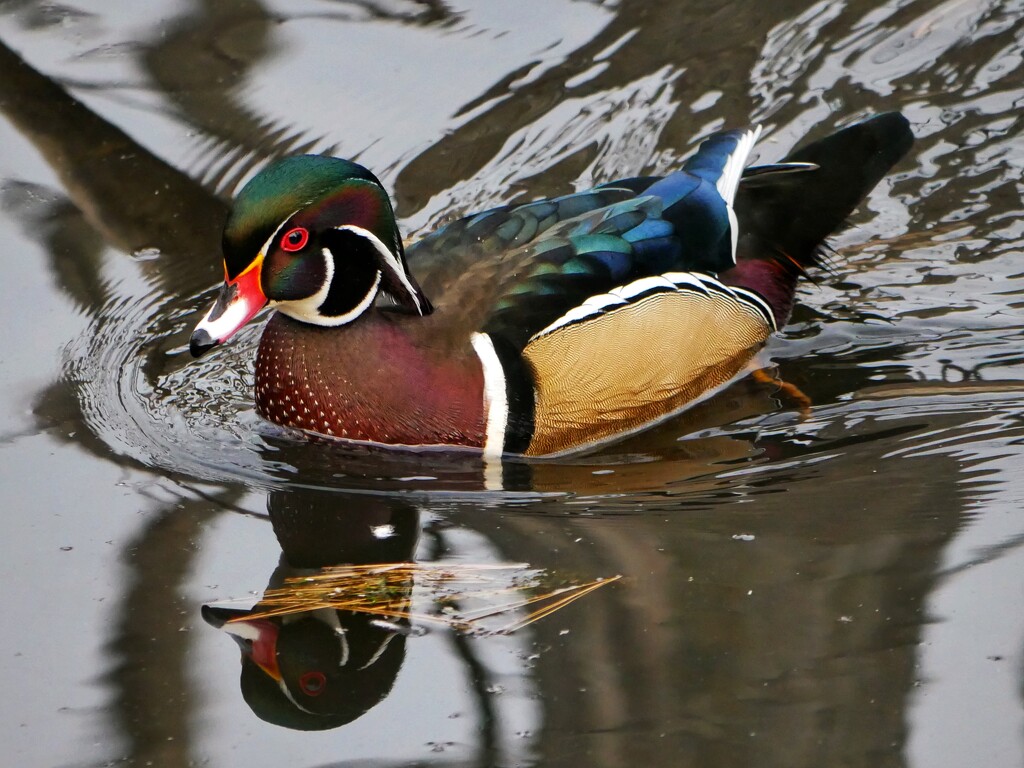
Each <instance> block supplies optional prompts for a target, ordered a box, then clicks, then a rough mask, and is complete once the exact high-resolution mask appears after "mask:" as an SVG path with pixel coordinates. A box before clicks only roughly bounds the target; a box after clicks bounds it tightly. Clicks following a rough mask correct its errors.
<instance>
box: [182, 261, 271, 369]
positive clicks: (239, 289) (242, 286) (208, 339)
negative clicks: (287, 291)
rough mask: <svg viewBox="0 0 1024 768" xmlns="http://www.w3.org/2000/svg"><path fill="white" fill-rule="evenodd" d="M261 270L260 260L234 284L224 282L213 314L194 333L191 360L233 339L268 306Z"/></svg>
mask: <svg viewBox="0 0 1024 768" xmlns="http://www.w3.org/2000/svg"><path fill="white" fill-rule="evenodd" d="M262 267H263V258H262V256H260V257H258V258H257V259H256V260H255V261H254V262H253V263H252V264H250V265H249V266H248V267H247V268H246V270H245V271H244V272H242V274H240V275H239V276H238V277H236V278H235V279H234V280H227V281H225V283H224V285H223V287H222V288H221V289H220V294H219V295H218V296H217V300H216V301H215V302H214V303H213V306H212V307H210V311H209V312H207V313H206V317H204V318H203V319H202V320H200V321H199V324H198V325H197V326H196V329H195V330H194V331H193V332H192V339H191V340H190V341H189V345H188V348H189V351H190V352H191V353H192V357H199V356H200V355H202V354H203V353H204V352H206V351H208V350H209V349H212V348H213V347H215V346H217V345H218V344H222V343H223V342H225V341H227V340H228V339H230V338H231V337H232V336H234V335H235V333H236V332H237V331H238V329H239V328H241V327H242V326H243V325H245V324H246V323H247V322H249V321H250V320H252V318H253V317H255V315H256V313H257V312H259V311H260V310H261V309H263V307H265V306H266V305H267V296H266V294H265V293H263V286H262V285H260V272H261V271H262Z"/></svg>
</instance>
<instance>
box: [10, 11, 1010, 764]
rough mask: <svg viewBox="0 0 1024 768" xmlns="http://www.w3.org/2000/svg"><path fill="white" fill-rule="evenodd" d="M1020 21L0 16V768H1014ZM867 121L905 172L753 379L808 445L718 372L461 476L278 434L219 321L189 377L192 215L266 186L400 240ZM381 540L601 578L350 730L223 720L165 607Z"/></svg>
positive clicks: (205, 221)
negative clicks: (785, 389) (298, 156)
mask: <svg viewBox="0 0 1024 768" xmlns="http://www.w3.org/2000/svg"><path fill="white" fill-rule="evenodd" d="M1022 18H1024V6H1022V5H1021V3H1020V2H1019V0H1018V1H1013V0H991V1H990V2H984V3H968V2H961V1H960V0H947V1H946V2H939V1H938V0H911V1H910V2H900V3H896V2H893V3H874V2H849V3H842V4H839V3H815V4H805V3H795V2H789V3H782V4H779V3H776V4H773V5H772V6H771V7H768V6H763V7H762V6H757V8H756V9H755V8H753V6H750V5H749V4H743V3H725V4H722V3H704V2H692V1H691V2H672V3H661V4H650V3H642V2H631V1H629V0H622V1H621V2H618V3H612V4H609V3H583V2H573V1H572V0H530V1H529V2H527V0H524V2H523V3H519V4H489V3H482V2H473V1H472V0H465V2H460V3H440V2H417V1H415V0H411V1H410V2H404V1H400V2H394V3H392V2H385V3H378V2H350V3H338V2H329V1H328V0H321V1H315V0H309V1H308V2H303V3H278V2H256V1H255V0H232V2H180V3H176V2H162V3H158V4H140V3H127V4H117V5H111V6H109V7H104V8H103V9H102V10H98V9H96V8H93V7H91V6H89V7H87V5H86V4H81V5H79V4H77V3H75V2H71V3H65V4H63V5H61V6H51V5H45V6H43V5H37V4H32V3H7V4H0V40H2V41H3V44H4V45H3V46H0V112H2V114H3V116H4V121H0V147H2V150H0V233H2V235H3V237H4V242H5V243H7V250H8V254H9V258H8V259H6V260H5V266H6V267H7V276H6V277H7V279H6V280H5V282H4V285H5V292H4V297H5V302H3V309H2V311H3V312H4V314H3V316H2V318H0V321H2V322H3V325H4V327H5V328H7V329H8V336H7V337H6V338H8V339H9V343H8V344H7V345H5V352H4V355H3V356H2V358H0V360H2V363H0V382H2V385H3V386H2V390H0V391H2V393H3V398H4V403H5V405H6V408H5V409H4V411H3V413H4V416H3V417H2V420H0V423H2V425H3V428H2V432H0V434H2V436H3V439H2V441H0V451H2V452H3V456H2V461H0V466H3V467H4V474H3V477H4V486H3V487H4V495H5V501H6V502H7V504H6V505H5V506H7V517H8V519H9V520H10V526H11V530H10V532H9V534H8V536H6V537H5V541H7V546H6V547H5V550H4V551H5V558H4V564H3V566H2V567H3V568H4V571H5V574H6V576H7V579H8V583H9V584H12V585H14V586H15V588H14V589H12V590H9V594H8V597H7V600H8V603H7V611H6V615H7V617H8V631H7V632H6V633H5V640H4V644H3V645H2V648H3V654H2V655H0V658H2V659H3V661H0V668H2V670H3V674H4V676H5V680H7V681H8V686H9V687H10V688H11V690H12V691H16V692H17V695H12V696H9V697H7V703H6V704H5V709H4V714H5V715H6V716H5V717H4V718H3V721H4V722H5V723H6V725H4V726H2V729H3V730H2V732H3V739H4V744H5V747H6V751H7V754H8V755H9V756H10V757H9V759H10V760H11V761H12V764H17V765H25V766H43V765H103V764H108V763H110V762H112V761H113V762H117V763H118V764H127V765H140V766H141V765H147V764H153V765H160V766H177V765H189V764H215V765H224V766H228V765H242V764H248V765H262V764H266V763H270V762H275V763H287V764H291V765H309V766H313V765H356V764H359V765H368V764H373V765H420V764H427V763H431V764H453V765H454V764H458V765H468V764H473V765H528V764H529V765H567V766H568V765H579V764H582V763H585V764H588V765H591V764H592V765H600V766H631V765H637V764H651V765H679V764H683V765H689V764H694V765H697V764H700V765H714V766H735V765H758V766H764V765H785V766H796V765H807V766H812V765H813V766H819V765H833V764H842V765H872V766H875V765H908V766H918V765H921V766H924V765H927V766H935V765H963V764H983V765H986V766H996V767H997V768H998V767H1001V766H1007V767H1009V766H1018V765H1020V764H1021V761H1022V759H1024V736H1022V734H1024V720H1022V714H1021V713H1022V711H1024V708H1022V707H1021V696H1022V692H1021V691H1022V684H1024V683H1022V680H1024V673H1022V669H1024V659H1022V656H1021V654H1022V651H1024V643H1022V642H1021V638H1022V636H1024V612H1022V611H1021V609H1020V605H1021V602H1020V595H1021V586H1022V580H1021V574H1022V573H1024V547H1022V546H1021V545H1022V543H1024V524H1022V518H1021V516H1020V509H1021V506H1022V502H1024V483H1022V481H1021V479H1020V476H1019V455H1020V445H1021V444H1022V439H1024V421H1022V420H1021V417H1020V413H1021V410H1022V409H1021V386H1022V385H1021V380H1022V376H1021V362H1022V359H1024V356H1022V353H1021V340H1022V335H1024V323H1022V322H1021V316H1020V311H1021V309H1022V307H1024V304H1022V302H1021V301H1020V296H1021V295H1022V292H1024V286H1022V283H1021V280H1022V276H1024V267H1022V261H1021V258H1022V257H1021V252H1022V250H1024V248H1022V244H1024V226H1022V225H1021V224H1020V222H1021V221H1022V220H1024V217H1022V212H1024V205H1022V202H1021V195H1022V187H1021V175H1022V171H1024V152H1022V151H1021V133H1020V117H1019V113H1020V106H1021V104H1022V103H1024V88H1022V87H1021V78H1020V74H1021V67H1022V64H1021V60H1022V53H1024V23H1022V21H1021V19H1022ZM540 19H543V23H539V21H538V20H540ZM890 109H898V110H901V111H903V112H904V113H905V114H907V115H908V117H910V119H911V121H912V122H913V123H914V129H915V133H916V134H917V137H918V143H917V145H916V147H915V149H914V156H913V157H912V158H910V159H908V160H907V161H905V163H904V164H903V165H901V166H900V168H899V169H898V172H897V173H896V174H895V175H894V176H893V177H892V178H891V180H890V181H888V182H886V183H885V184H883V186H882V187H880V189H879V190H878V191H877V192H876V193H875V194H874V195H873V196H872V197H871V199H870V200H869V201H868V203H867V204H866V206H865V207H864V210H863V211H862V212H861V213H860V214H859V215H858V217H857V219H856V222H855V224H856V226H855V227H854V228H853V229H851V230H849V231H848V232H846V233H844V234H842V235H841V236H840V237H839V238H838V240H837V243H838V245H839V246H840V248H839V250H840V253H839V255H838V256H837V257H836V259H835V261H834V265H833V268H832V272H831V273H829V274H826V275H824V276H822V277H820V278H819V279H818V281H817V284H816V285H810V284H809V285H807V286H806V287H805V288H804V289H802V293H801V296H802V299H803V306H802V307H801V308H799V309H798V311H797V313H796V315H795V317H794V321H793V323H792V324H791V325H790V327H789V328H787V329H786V332H785V334H784V337H785V338H783V339H781V340H779V342H778V343H777V344H774V345H773V346H772V347H771V348H770V349H769V350H768V354H769V356H770V357H771V358H772V359H773V360H774V362H775V363H776V365H777V371H778V374H779V375H780V376H781V377H782V378H783V379H784V380H786V381H789V382H792V383H794V384H796V385H798V386H799V387H801V388H802V389H803V390H804V391H806V392H807V393H808V394H810V395H811V397H812V399H813V401H814V407H813V408H812V411H811V413H810V415H809V417H808V418H806V419H803V418H801V417H800V415H799V414H798V412H797V409H796V408H795V407H794V406H793V404H792V403H789V402H787V401H786V399H785V398H784V397H783V396H781V395H780V394H778V393H777V392H775V391H774V390H773V388H771V387H768V386H765V385H762V384H758V383H756V382H753V381H744V382H740V383H738V384H737V385H736V386H734V387H732V388H730V389H729V390H727V391H725V392H723V393H721V394H720V395H719V396H717V397H715V398H713V399H712V400H710V401H708V402H707V403H705V404H703V405H702V406H701V407H700V408H697V409H694V410H693V411H692V412H690V413H687V414H684V415H683V416H682V417H680V418H679V419H677V420H674V421H672V422H671V423H668V424H665V425H662V426H661V427H659V428H658V429H656V430H653V431H651V432H648V433H646V434H643V435H639V436H636V437H633V438H631V439H629V440H627V441H625V442H623V443H621V444H619V445H615V446H611V447H609V448H607V449H605V450H603V451H602V452H600V453H598V454H596V455H592V456H586V457H577V458H576V459H573V460H563V461H556V462H537V463H530V464H526V463H520V462H508V463H506V465H505V466H504V467H503V468H502V469H503V472H502V476H503V485H504V490H493V489H488V488H487V486H488V480H490V481H491V484H492V485H493V477H490V478H488V477H487V475H485V472H484V468H483V467H481V465H480V464H479V462H478V461H477V460H476V459H474V458H473V457H467V456H465V455H433V454H426V455H392V454H387V453H383V454H381V453H374V452H359V451H354V450H352V451H350V450H337V449H336V448H333V447H330V446H325V445H323V444H313V445H310V444H305V443H300V442H296V441H295V440H294V439H292V438H289V437H288V436H286V435H282V434H280V433H278V432H276V431H274V430H271V429H269V428H268V427H267V426H266V425H264V424H262V423H261V422H260V421H259V419H258V418H257V417H256V416H255V414H254V413H253V412H252V409H251V401H250V395H249V389H250V388H251V360H252V354H253V348H254V344H253V341H254V335H253V334H249V335H248V336H247V337H244V338H242V339H241V343H240V344H238V345H235V346H233V347H232V348H231V350H229V351H225V353H223V354H218V355H215V356H213V357H212V358H211V359H209V360H204V361H202V362H201V363H199V364H191V363H190V362H189V361H188V360H187V355H186V352H185V345H186V340H187V333H188V329H189V328H190V327H191V325H192V324H193V322H194V320H195V317H196V311H197V310H198V309H199V308H200V307H202V306H203V305H205V303H206V300H207V299H208V298H209V293H208V292H209V290H210V288H211V287H212V285H213V284H214V283H215V282H216V280H217V279H218V277H219V269H220V267H219V265H218V263H217V261H216V258H217V257H216V249H217V241H218V238H219V226H220V221H221V220H222V218H223V215H224V211H225V210H226V209H225V203H224V202H223V201H224V200H225V199H226V198H227V197H228V196H229V193H230V190H231V189H232V188H233V187H234V186H235V185H236V184H237V182H238V181H239V180H241V179H242V178H244V177H245V176H246V175H247V174H248V173H250V172H251V171H252V170H253V169H254V168H255V167H257V166H258V165H259V164H260V163H261V162H263V161H264V160H266V159H267V158H269V157H271V156H275V155H277V154H281V153H284V152H289V151H305V150H310V151H327V150H331V149H332V148H333V149H335V150H336V151H337V152H339V153H341V154H345V155H349V156H358V157H359V158H361V159H362V160H363V161H364V162H366V163H368V164H370V165H372V166H373V167H374V168H375V170H377V171H379V172H380V174H381V176H382V178H383V179H384V180H385V182H386V183H388V184H389V185H390V186H391V187H392V188H393V190H394V193H395V197H396V200H397V203H398V208H399V212H400V214H401V215H402V216H403V217H404V223H405V226H406V229H407V230H408V231H411V232H414V231H420V230H422V229H424V228H427V227H430V226H433V225H434V224H435V223H436V222H437V221H439V220H442V219H444V218H446V217H448V216H451V215H454V214H459V213H463V212H466V211H471V210H474V209H478V208H482V207H485V206H487V205H490V204H493V203H496V202H500V201H502V200H507V199H509V198H511V197H513V196H516V195H518V196H521V197H524V198H531V197H536V196H544V195H549V194H555V193H561V192H564V191H565V190H566V189H569V188H572V187H573V186H574V185H581V186H582V185H586V184H589V183H592V182H600V181H604V180H608V179H610V178H613V177H615V176H618V175H623V174H633V173H647V172H657V171H660V170H664V169H665V168H667V167H670V166H671V165H672V164H674V163H676V162H677V161H678V160H679V158H681V157H682V156H684V155H685V154H686V152H687V151H688V149H689V148H690V146H692V143H693V142H694V141H696V140H697V139H698V138H699V137H700V136H702V135H704V134H706V133H707V132H709V131H711V130H714V129H716V128H718V127H721V126H723V125H730V126H732V125H744V124H747V123H749V122H751V121H760V122H763V123H765V125H766V136H767V145H768V148H767V149H766V152H768V153H770V154H771V155H772V156H780V155H781V154H783V153H784V151H785V150H786V149H788V148H790V147H791V146H793V145H794V144H796V143H797V142H798V141H799V140H801V139H802V138H803V136H804V135H806V134H808V133H812V132H815V131H821V132H825V131H826V130H828V129H830V128H831V127H833V126H835V125H837V124H841V123H845V122H847V121H851V120H853V119H855V118H856V117H858V116H860V115H863V114H867V113H871V112H878V111H883V110H890ZM773 145H777V146H773ZM394 520H401V521H402V524H401V526H399V527H400V528H401V531H402V535H401V536H398V537H397V541H398V542H400V543H401V544H402V547H403V548H407V549H408V551H410V552H412V553H413V554H414V556H415V557H416V558H417V559H419V560H423V561H433V560H445V559H450V560H454V561H458V562H467V561H471V562H507V561H516V562H518V561H525V562H528V563H530V564H531V565H533V566H535V567H537V568H544V569H552V570H554V571H556V572H561V573H565V574H566V575H572V576H578V577H580V578H594V577H598V576H608V575H613V574H623V576H624V579H623V581H622V582H620V583H617V584H615V585H613V586H610V587H608V588H606V589H602V590H599V591H598V592H596V593H594V594H593V595H592V596H590V597H588V598H586V599H584V600H582V601H580V602H578V603H576V604H574V605H573V606H571V607H570V608H567V609H565V610H564V611H562V612H560V613H558V614H556V615H555V616H553V617H551V618H549V619H547V620H545V621H542V622H540V623H538V624H536V625H533V626H531V627H530V628H529V629H527V630H525V631H523V632H520V633H518V634H516V635H513V636H511V637H505V638H491V639H467V638H465V637H462V636H459V635H457V634H454V633H452V632H449V631H446V630H438V629H432V630H431V631H428V632H426V633H425V634H422V635H420V634H418V633H413V634H412V635H411V636H409V637H405V636H403V637H402V642H403V644H404V647H403V656H404V658H403V659H402V661H401V664H400V666H395V667H394V668H391V669H390V671H389V674H393V679H389V680H388V681H387V683H388V684H387V685H383V686H379V687H378V689H377V691H378V692H377V693H375V694H374V695H372V696H369V697H368V699H367V701H370V702H371V706H369V707H368V708H367V709H366V711H365V713H364V714H361V715H359V716H356V717H354V718H352V719H351V722H349V723H348V724H346V725H340V723H339V724H338V725H339V727H335V728H332V729H329V730H326V731H323V732H320V733H305V732H299V731H292V730H288V729H285V728H281V727H279V726H275V725H271V724H268V723H265V722H264V721H263V720H260V719H257V718H256V716H254V714H253V710H252V709H251V708H250V706H249V705H248V704H247V703H246V700H245V698H244V697H243V695H242V692H241V691H240V690H239V656H238V653H237V651H236V649H235V648H234V645H233V644H232V643H230V642H228V640H227V638H225V637H224V636H223V633H221V632H217V631H214V630H213V629H211V628H210V627H209V626H207V624H206V623H205V622H203V620H202V618H201V616H200V606H202V605H203V604H207V603H212V602H215V601H218V600H221V599H223V598H226V597H232V596H236V597H239V596H240V597H246V596H248V597H250V598H251V601H250V602H252V603H255V602H256V600H257V599H258V593H259V591H260V590H261V589H262V588H263V587H264V586H265V585H266V584H267V583H268V581H270V582H271V583H275V582H276V581H277V580H278V579H279V578H280V577H281V575H282V574H284V573H291V572H294V569H295V568H300V567H315V566H319V565H324V564H327V563H329V562H332V561H337V560H338V559H342V560H345V559H349V560H351V559H356V556H355V555H353V554H352V552H353V547H356V548H361V549H360V554H359V555H358V558H361V559H367V560H371V561H372V560H373V559H374V558H379V559H381V560H388V559H398V555H397V554H396V552H395V550H394V549H388V547H394V546H395V545H396V539H381V540H377V539H375V538H373V537H367V531H370V530H372V529H373V528H375V527H377V526H379V525H381V524H386V523H381V521H394ZM282 552H283V554H282ZM401 554H402V557H404V556H405V555H406V554H407V553H406V551H405V549H403V550H402V553H401ZM396 647H397V646H396ZM255 679H260V678H258V677H257V678H255ZM40 681H46V684H45V685H41V684H40ZM349 714H351V713H349ZM357 714H358V713H357ZM346 719H349V717H348V716H346Z"/></svg>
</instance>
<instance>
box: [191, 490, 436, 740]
mask: <svg viewBox="0 0 1024 768" xmlns="http://www.w3.org/2000/svg"><path fill="white" fill-rule="evenodd" d="M348 498H349V497H346V496H342V495H340V494H338V493H336V492H326V491H320V492H305V493H302V494H294V493H286V492H273V493H271V495H270V498H269V501H268V509H269V511H270V517H271V521H272V523H273V526H274V532H275V534H276V535H277V538H278V541H279V542H280V544H281V548H282V550H283V554H282V557H281V561H280V563H279V565H278V567H277V569H276V570H275V571H274V573H273V575H272V576H271V578H270V583H269V584H268V589H273V588H277V587H280V586H282V585H283V584H284V581H285V579H286V578H289V577H294V576H302V575H312V574H314V573H316V572H317V569H319V568H322V567H325V566H332V565H339V564H352V565H363V564H371V563H385V562H405V561H408V560H410V559H411V558H412V554H413V550H414V548H415V546H416V540H417V535H418V532H419V515H418V513H417V511H416V509H415V508H413V507H412V506H410V505H407V504H404V503H402V502H397V501H395V500H394V499H384V498H374V497H367V498H366V499H365V500H364V499H361V500H360V503H359V504H358V505H348V504H346V501H347V499H348ZM412 588H413V579H412V577H411V576H410V577H409V578H408V579H407V581H406V582H405V583H404V584H403V585H402V586H400V587H398V588H397V590H396V591H397V594H396V591H392V593H391V595H390V596H389V599H390V600H397V601H401V600H402V598H403V596H404V597H406V598H408V597H409V596H410V595H411V593H412ZM268 607H269V606H268V605H266V604H265V603H263V602H260V603H257V604H256V605H255V606H253V607H252V608H251V609H249V610H239V609H232V608H223V607H218V606H211V605H204V606H203V608H202V615H203V618H204V619H205V620H206V622H207V623H208V624H210V625H211V626H213V627H216V628H217V629H220V630H222V631H224V632H226V633H227V634H229V635H230V636H231V637H232V638H233V639H234V640H235V641H236V642H237V643H238V645H239V647H240V648H241V651H242V653H241V663H242V672H241V679H240V685H241V689H242V696H243V698H244V699H245V701H246V703H247V704H248V705H249V707H250V708H251V709H252V711H253V712H254V713H255V714H256V715H257V716H258V717H260V718H261V719H263V720H265V721H267V722H269V723H273V724H275V725H280V726H284V727H286V728H292V729H295V730H305V731H314V730H327V729H330V728H337V727H339V726H342V725H345V724H346V723H350V722H352V721H353V720H355V719H357V718H359V717H360V716H362V715H363V714H364V713H366V712H367V711H368V710H370V709H371V708H372V707H374V706H376V705H377V704H379V703H380V702H381V701H383V700H384V698H385V697H386V696H387V695H388V694H389V692H390V691H391V688H392V686H393V685H394V682H395V679H396V678H397V676H398V672H399V670H400V669H401V667H402V663H403V661H404V659H405V641H406V637H407V635H408V634H409V632H410V631H411V627H410V625H409V622H408V620H407V619H404V618H400V617H395V618H390V617H388V618H386V617H381V616H375V615H372V614H368V613H364V612H357V611H345V610H335V609H332V608H319V609H316V610H310V611H303V612H299V613H291V612H289V613H288V614H287V615H277V616H269V617H268V616H265V615H264V614H265V613H266V612H267V610H268ZM250 617H251V618H250Z"/></svg>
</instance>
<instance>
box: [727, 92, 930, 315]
mask: <svg viewBox="0 0 1024 768" xmlns="http://www.w3.org/2000/svg"><path fill="white" fill-rule="evenodd" d="M913 140H914V139H913V134H912V133H911V130H910V123H909V122H908V121H907V119H906V118H905V117H903V115H901V114H899V113H896V112H889V113H886V114H882V115H878V116H877V117H873V118H871V119H870V120H865V121H864V122H862V123H858V124H856V125H852V126H850V127H848V128H844V129H842V130H840V131H837V132H836V133H833V134H832V135H831V136H827V137H825V138H823V139H819V140H818V141H815V142H813V143H811V144H808V145H806V146H804V147H802V148H800V149H797V150H796V151H794V152H793V153H791V154H790V155H789V156H788V157H786V158H785V159H784V160H783V161H782V162H781V163H779V164H778V165H775V166H761V167H754V168H748V169H747V171H746V172H745V174H744V176H743V179H742V181H741V183H740V186H739V189H738V191H737V193H736V201H735V209H736V218H737V220H738V221H739V226H740V233H739V240H738V243H737V252H736V262H737V264H736V267H735V268H733V269H731V270H729V272H727V273H724V274H723V275H722V279H723V280H724V281H725V282H727V283H730V284H733V285H738V286H741V287H744V288H748V289H751V290H754V291H757V292H758V293H759V294H761V295H762V296H764V298H765V299H766V300H767V301H768V303H769V304H770V305H771V306H772V308H773V310H774V311H775V315H776V321H777V323H778V324H779V325H780V326H781V325H782V324H783V323H785V321H786V319H788V317H789V313H790V310H791V309H792V303H793V291H794V289H795V287H796V280H797V278H798V277H800V275H802V274H804V273H805V272H806V270H807V269H808V268H809V267H811V266H814V265H816V264H819V263H820V260H821V256H822V253H823V248H824V247H825V239H826V238H827V237H828V236H829V235H831V234H833V233H834V232H836V231H837V230H839V229H841V228H842V226H843V225H844V223H845V222H846V220H847V218H848V217H849V215H850V214H851V213H852V212H853V210H854V208H856V207H857V205H858V204H859V203H860V202H861V200H863V199H864V197H865V196H866V195H867V194H868V193H869V192H870V191H871V190H872V189H873V188H874V187H875V185H876V184H878V182H879V181H881V179H882V178H883V177H884V176H885V175H886V173H888V172H889V170H890V169H891V168H892V167H893V166H894V165H895V164H896V163H897V161H899V159H900V158H901V157H903V155H904V154H906V152H907V151H908V150H909V149H910V146H911V144H912V143H913Z"/></svg>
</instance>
